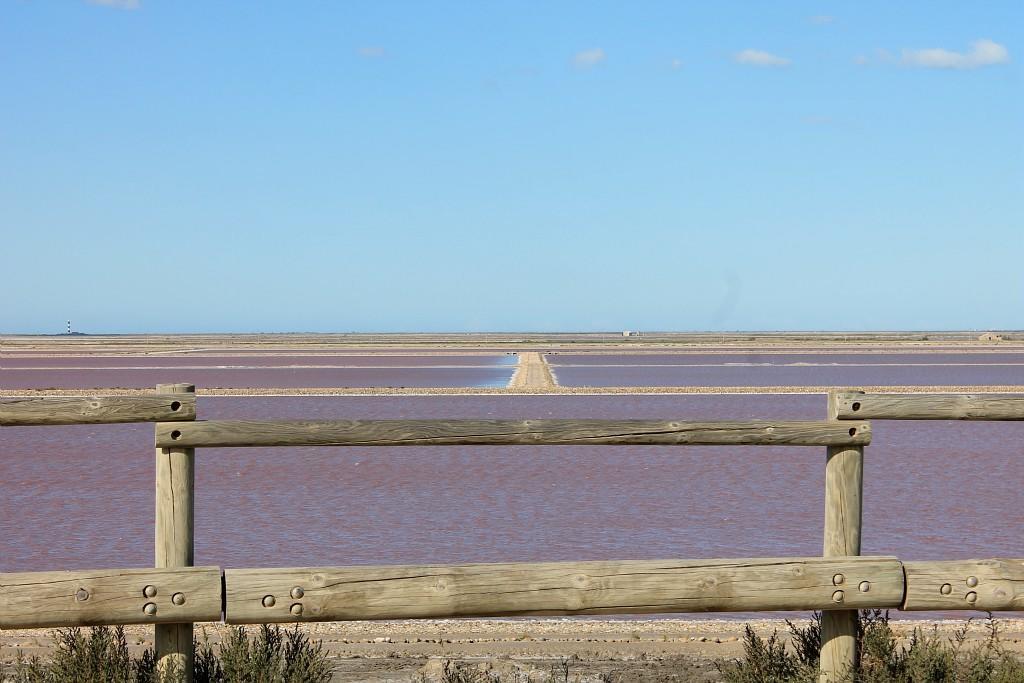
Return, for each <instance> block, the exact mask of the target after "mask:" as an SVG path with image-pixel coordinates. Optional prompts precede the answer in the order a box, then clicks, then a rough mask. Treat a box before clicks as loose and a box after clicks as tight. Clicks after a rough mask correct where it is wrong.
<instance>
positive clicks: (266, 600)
mask: <svg viewBox="0 0 1024 683" xmlns="http://www.w3.org/2000/svg"><path fill="white" fill-rule="evenodd" d="M276 604H277V599H276V598H275V597H274V596H273V595H264V596H263V606H264V607H273V606H274V605H276Z"/></svg>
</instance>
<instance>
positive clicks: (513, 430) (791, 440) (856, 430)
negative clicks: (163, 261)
mask: <svg viewBox="0 0 1024 683" xmlns="http://www.w3.org/2000/svg"><path fill="white" fill-rule="evenodd" d="M870 442H871V425H870V424H869V423H867V422H860V423H857V424H853V423H844V424H840V423H837V422H825V421H821V422H767V421H749V422H685V421H672V420H450V421H442V420H314V421H310V420H305V421H302V420H288V421H267V420H209V421H198V422H190V423H188V424H178V423H158V424H157V425H156V445H157V447H158V448H208V447H260V446H497V445H505V446H508V445H517V446H568V445H595V444H605V445H620V446H626V445H632V446H651V445H670V446H679V445H689V446H744V445H747V446H842V445H866V444H868V443H870Z"/></svg>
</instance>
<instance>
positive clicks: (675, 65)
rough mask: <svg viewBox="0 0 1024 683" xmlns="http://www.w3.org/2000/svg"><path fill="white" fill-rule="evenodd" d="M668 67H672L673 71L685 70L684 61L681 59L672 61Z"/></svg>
mask: <svg viewBox="0 0 1024 683" xmlns="http://www.w3.org/2000/svg"><path fill="white" fill-rule="evenodd" d="M668 65H669V66H670V67H672V69H673V70H676V69H682V68H683V60H681V59H673V60H671V61H670V62H669V63H668Z"/></svg>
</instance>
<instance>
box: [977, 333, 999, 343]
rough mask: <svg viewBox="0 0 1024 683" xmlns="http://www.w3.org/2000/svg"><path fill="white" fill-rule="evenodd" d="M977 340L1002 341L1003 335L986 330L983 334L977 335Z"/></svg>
mask: <svg viewBox="0 0 1024 683" xmlns="http://www.w3.org/2000/svg"><path fill="white" fill-rule="evenodd" d="M978 341H983V342H998V341H1003V335H1001V334H996V333H995V332H986V333H985V334H983V335H981V336H980V337H978Z"/></svg>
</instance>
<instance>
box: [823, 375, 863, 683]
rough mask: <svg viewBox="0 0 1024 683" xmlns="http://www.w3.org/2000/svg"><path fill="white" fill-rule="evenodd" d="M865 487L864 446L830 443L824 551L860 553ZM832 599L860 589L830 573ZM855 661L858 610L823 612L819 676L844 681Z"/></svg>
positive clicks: (831, 409)
mask: <svg viewBox="0 0 1024 683" xmlns="http://www.w3.org/2000/svg"><path fill="white" fill-rule="evenodd" d="M836 416H837V412H836V392H834V391H830V392H829V394H828V418H829V419H830V420H835V419H836ZM863 488H864V447H863V446H829V447H828V453H827V457H826V461H825V548H824V553H823V555H824V556H825V557H830V556H844V555H860V527H861V499H862V497H863ZM833 583H834V584H835V592H834V593H833V598H832V599H833V600H834V601H835V602H836V603H838V604H842V602H843V600H844V596H845V594H846V593H847V592H848V591H851V590H858V587H857V586H853V585H850V584H849V583H847V580H846V577H844V576H842V575H840V574H836V576H835V577H834V578H833ZM856 664H857V610H834V611H833V610H828V611H825V612H823V613H822V616H821V675H820V680H821V681H823V682H826V681H827V682H829V683H832V682H834V681H840V680H844V679H845V678H846V677H847V676H849V675H850V674H851V673H852V670H853V667H854V666H856Z"/></svg>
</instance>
